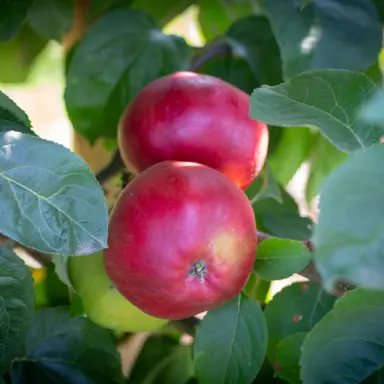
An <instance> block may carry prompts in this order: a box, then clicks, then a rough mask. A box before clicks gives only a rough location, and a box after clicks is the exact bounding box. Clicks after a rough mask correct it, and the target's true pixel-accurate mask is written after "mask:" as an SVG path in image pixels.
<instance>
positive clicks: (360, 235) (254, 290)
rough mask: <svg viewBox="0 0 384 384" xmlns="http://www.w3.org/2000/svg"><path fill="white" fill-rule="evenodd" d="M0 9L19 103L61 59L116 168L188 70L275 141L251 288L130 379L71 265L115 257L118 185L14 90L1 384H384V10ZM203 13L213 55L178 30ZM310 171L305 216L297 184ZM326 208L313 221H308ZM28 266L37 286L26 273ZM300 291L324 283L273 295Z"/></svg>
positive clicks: (256, 199)
mask: <svg viewBox="0 0 384 384" xmlns="http://www.w3.org/2000/svg"><path fill="white" fill-rule="evenodd" d="M86 3H88V8H87V9H83V8H81V7H83V6H84V4H86ZM190 7H192V8H190ZM0 9H1V12H0V81H1V83H2V84H4V83H7V84H18V85H19V86H20V85H23V82H25V81H27V80H28V77H29V74H30V72H31V68H32V66H33V64H34V62H35V61H36V59H37V58H39V56H40V54H41V52H43V50H44V48H45V47H46V46H47V45H49V44H50V43H51V42H54V43H55V44H62V45H63V47H64V48H65V63H64V62H63V68H64V67H65V73H63V75H64V76H65V90H64V92H63V102H64V103H63V104H64V105H65V108H66V111H67V114H68V117H69V119H70V121H71V123H72V124H73V128H74V131H75V132H76V133H77V134H78V135H80V136H81V137H82V138H84V139H85V140H86V141H88V142H89V143H90V144H91V145H94V144H96V143H98V142H99V141H100V140H101V139H107V140H109V141H108V145H109V149H110V150H115V149H116V145H117V144H116V138H117V132H118V130H117V126H118V122H119V119H120V116H121V114H122V112H123V110H124V109H125V107H126V106H127V104H128V103H129V102H130V101H131V100H132V99H133V98H134V97H135V96H136V95H137V94H138V92H140V90H142V89H143V87H144V86H145V85H147V84H149V83H150V82H152V81H153V80H155V79H157V78H159V77H161V76H163V75H166V74H169V73H173V72H176V71H181V70H191V71H195V72H199V73H205V74H210V75H213V76H216V77H219V78H221V79H223V80H225V81H227V82H229V83H231V84H233V85H234V86H236V87H238V88H240V89H242V90H243V91H245V92H246V93H248V94H249V96H250V108H249V116H250V117H251V118H252V119H254V120H259V121H262V122H264V123H266V124H268V128H269V133H270V143H269V151H268V158H267V161H266V163H265V167H264V169H263V171H262V173H261V174H260V176H259V177H258V178H257V179H256V180H255V181H254V183H253V184H252V185H251V186H250V187H249V188H248V189H247V190H246V191H245V194H246V196H247V197H248V199H249V201H250V203H251V205H252V208H253V210H254V214H255V217H256V222H257V228H258V230H259V245H258V249H257V255H256V261H255V264H254V268H253V271H252V273H251V275H250V278H249V280H248V283H247V284H246V286H245V287H244V289H243V291H242V292H240V293H239V295H238V296H236V297H235V298H233V299H232V300H229V301H228V302H226V303H223V304H222V305H220V306H218V307H216V308H215V309H213V310H211V311H209V312H208V313H207V314H206V315H205V316H204V317H203V319H202V320H197V319H196V318H192V319H186V320H181V321H172V322H169V323H168V324H167V325H166V326H164V327H163V328H161V329H156V330H155V331H153V332H152V333H150V334H149V335H148V337H147V338H146V340H145V342H144V344H143V345H142V347H141V349H140V351H139V353H138V356H136V358H135V359H134V361H133V366H132V367H131V369H130V371H129V372H128V373H127V372H126V371H123V369H122V366H124V364H123V362H122V356H123V355H120V353H119V351H120V347H121V346H122V345H123V344H125V343H126V342H127V340H128V342H131V341H132V343H135V341H134V340H135V337H136V336H137V335H136V334H131V333H129V334H121V333H117V332H113V331H112V330H111V329H107V328H104V327H102V326H101V325H98V324H96V323H94V322H92V321H91V320H89V319H88V318H87V316H86V314H84V311H85V309H84V308H85V307H86V306H84V305H83V303H82V299H81V298H80V296H79V295H78V293H77V292H75V289H74V288H73V286H72V283H71V280H70V277H69V273H68V260H69V258H71V257H82V255H85V254H87V255H88V254H89V255H90V254H93V253H97V252H98V251H101V250H102V249H105V248H106V247H107V246H108V242H107V240H108V213H109V212H108V208H107V203H106V198H105V192H106V191H105V190H104V189H103V187H104V186H102V185H100V183H99V179H98V178H97V177H95V176H97V175H94V174H93V173H92V172H91V171H90V169H89V166H88V164H87V163H86V162H85V161H84V160H83V159H81V158H80V157H79V156H78V155H77V154H75V153H74V152H73V151H71V150H69V149H66V148H64V147H63V146H61V145H59V144H56V143H55V142H53V141H49V140H45V139H42V138H40V137H39V136H38V135H37V134H36V132H35V129H34V127H33V126H32V123H31V121H30V119H29V117H28V115H27V113H26V112H24V111H23V110H22V109H21V108H20V107H19V106H18V105H16V103H15V102H14V101H13V100H11V98H10V97H9V96H7V95H6V94H5V93H3V92H1V91H0V218H1V220H0V266H1V268H0V375H1V377H0V382H1V383H7V384H9V383H32V382H33V383H35V382H36V383H41V384H45V383H69V384H80V383H86V384H92V383H100V384H101V383H103V384H104V383H106V384H108V383H129V384H152V383H153V384H155V383H156V384H162V383H164V384H187V383H190V384H191V383H197V384H199V383H201V384H205V383H215V384H229V383H232V384H252V383H280V384H281V383H290V384H297V383H304V384H307V383H308V384H321V383H336V384H339V383H340V384H342V383H348V384H353V383H361V382H363V383H373V382H375V383H380V382H382V381H383V379H382V377H383V373H382V371H383V368H382V367H383V365H384V333H383V329H382V328H383V327H382V324H383V322H384V262H383V252H384V251H383V250H382V249H381V248H382V246H383V245H384V230H383V220H382V216H383V212H384V203H383V201H384V200H383V196H384V190H383V188H384V187H383V185H384V167H383V164H384V149H383V147H382V137H384V108H383V105H384V104H383V103H384V82H383V77H382V72H381V68H380V65H381V62H380V51H381V49H382V45H383V43H382V42H383V38H382V36H383V23H384V6H383V2H382V1H379V0H348V1H345V0H302V1H300V0H284V1H281V0H260V1H254V0H234V1H219V0H200V1H195V0H164V1H160V2H156V1H152V0H110V1H107V0H106V1H102V0H92V1H89V2H83V1H80V0H71V1H64V0H35V1H30V0H20V1H7V0H0ZM191 9H193V10H194V11H195V13H194V22H195V23H196V25H197V29H198V33H200V38H201V44H197V43H196V45H193V44H192V42H191V41H190V40H191V39H187V38H186V36H182V35H181V34H180V35H179V34H170V33H168V32H167V31H168V30H169V28H168V27H169V25H170V24H169V23H171V22H174V21H176V20H177V21H178V22H180V20H182V17H183V13H184V11H186V10H189V11H190V10H191ZM188 17H189V16H188ZM185 20H186V19H184V21H185ZM198 33H197V34H198ZM200 45H201V46H200ZM27 112H31V111H27ZM148 112H149V113H150V111H148ZM304 165H305V166H306V167H307V170H308V177H307V179H306V182H305V185H304V191H303V193H304V198H303V201H302V202H301V203H300V204H299V202H298V201H297V200H296V199H294V197H293V196H292V195H291V194H290V193H289V190H290V189H289V188H288V185H289V183H290V181H291V180H292V178H293V177H294V175H295V174H296V172H297V171H298V169H299V168H300V167H302V166H304ZM123 171H124V170H123V169H122V168H121V167H120V168H119V170H118V172H116V173H118V175H117V176H119V177H121V176H122V175H123ZM111 176H112V175H111ZM113 176H116V175H115V174H114V175H113ZM124 177H125V176H124ZM317 197H320V204H319V214H318V217H316V218H314V217H310V215H309V214H304V213H303V212H306V211H309V210H310V209H311V208H312V205H311V204H312V203H313V202H314V201H316V198H317ZM303 204H304V209H303V206H302V205H303ZM382 231H383V232H382ZM159 246H161V244H159ZM20 248H24V250H25V251H26V252H27V253H29V254H30V255H32V257H34V255H35V257H36V259H38V260H40V261H42V262H43V265H42V268H37V269H36V268H28V266H27V265H26V263H25V262H24V261H23V260H21V258H20V254H19V253H18V250H20ZM36 255H37V256H36ZM52 259H53V262H52ZM47 260H48V262H47ZM296 273H298V274H301V275H303V276H306V277H307V278H309V279H310V280H313V281H307V282H296V283H291V284H290V285H288V286H287V287H285V288H283V289H282V290H281V291H280V292H278V293H277V294H275V295H274V296H273V297H272V295H271V294H270V292H268V290H269V289H270V287H271V286H273V283H274V281H276V280H281V279H285V278H290V277H291V276H292V275H294V274H296ZM148 284H150V281H149V282H148ZM271 284H272V285H271ZM340 284H343V285H342V287H344V288H345V286H346V285H347V289H348V292H347V293H345V294H343V295H342V293H344V292H343V290H345V289H344V288H343V289H341V288H340V286H341V285H340ZM337 296H342V297H337ZM107 315H108V314H107ZM106 317H107V316H104V318H106ZM196 323H197V325H196ZM186 332H187V333H189V334H190V336H189V337H190V338H189V339H187V341H186V340H185V339H186V335H185V333H186Z"/></svg>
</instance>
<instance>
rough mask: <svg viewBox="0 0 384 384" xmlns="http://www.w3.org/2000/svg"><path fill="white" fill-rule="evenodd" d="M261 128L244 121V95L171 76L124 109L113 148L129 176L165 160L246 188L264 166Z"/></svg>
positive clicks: (200, 78) (211, 82)
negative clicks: (216, 173) (186, 164)
mask: <svg viewBox="0 0 384 384" xmlns="http://www.w3.org/2000/svg"><path fill="white" fill-rule="evenodd" d="M268 142H269V134H268V127H267V125H266V124H264V123H261V122H258V121H255V120H252V119H251V118H250V117H249V95H248V94H247V93H245V92H243V91H242V90H240V89H238V88H236V87H234V86H233V85H231V84H229V83H227V82H225V81H223V80H221V79H219V78H216V77H213V76H209V75H203V74H197V73H193V72H177V73H174V74H171V75H168V76H164V77H161V78H159V79H156V80H155V81H153V82H151V83H149V84H148V85H147V86H146V87H144V88H143V89H142V90H141V92H139V93H138V95H137V96H136V97H135V98H134V100H133V101H132V102H131V103H130V104H129V105H128V106H127V107H126V109H125V111H124V112H123V114H122V116H121V118H120V121H119V125H118V144H119V149H120V152H121V156H122V159H123V161H124V163H125V165H126V167H127V168H128V169H129V170H130V171H131V172H132V173H133V174H134V175H137V174H138V173H140V172H142V171H143V170H145V169H147V168H148V167H150V166H151V165H154V164H156V163H158V162H161V161H165V160H174V161H187V162H196V163H200V164H203V165H207V166H209V167H211V168H214V169H216V170H218V171H220V172H222V173H224V174H225V175H226V176H227V177H229V178H230V179H231V180H232V181H233V182H234V183H236V184H237V185H238V186H239V187H241V188H242V189H245V188H247V187H248V186H249V185H250V184H251V183H252V181H253V180H254V179H255V178H256V177H257V175H258V174H259V173H260V171H261V169H262V168H263V166H264V163H265V159H266V156H267V151H268Z"/></svg>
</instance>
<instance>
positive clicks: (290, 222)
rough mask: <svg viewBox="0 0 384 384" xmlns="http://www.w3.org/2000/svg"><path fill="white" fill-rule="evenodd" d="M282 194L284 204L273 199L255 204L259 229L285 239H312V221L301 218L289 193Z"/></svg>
mask: <svg viewBox="0 0 384 384" xmlns="http://www.w3.org/2000/svg"><path fill="white" fill-rule="evenodd" d="M281 194H282V199H283V203H282V204H280V203H279V202H277V201H276V200H275V199H271V198H267V199H263V200H259V201H256V202H255V203H254V204H253V210H254V212H255V216H256V223H257V228H258V229H259V230H262V231H264V232H268V233H270V234H272V235H274V236H277V237H282V238H285V239H291V240H308V239H310V238H311V233H312V221H311V220H310V219H309V218H306V217H302V216H300V213H299V209H298V207H297V204H296V202H295V200H294V199H293V198H292V196H291V195H289V193H287V192H286V191H285V190H281Z"/></svg>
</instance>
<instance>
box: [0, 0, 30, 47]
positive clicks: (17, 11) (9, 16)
mask: <svg viewBox="0 0 384 384" xmlns="http://www.w3.org/2000/svg"><path fill="white" fill-rule="evenodd" d="M32 2H33V0H18V1H12V0H0V9H1V12H0V41H6V40H9V39H11V38H12V37H13V36H15V35H16V34H17V33H18V31H19V30H20V28H21V26H22V24H23V22H24V20H25V18H26V16H27V12H28V8H29V7H30V6H31V5H32Z"/></svg>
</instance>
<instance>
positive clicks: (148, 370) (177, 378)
mask: <svg viewBox="0 0 384 384" xmlns="http://www.w3.org/2000/svg"><path fill="white" fill-rule="evenodd" d="M192 375H193V364H192V349H191V346H190V345H181V344H180V343H179V342H178V341H177V340H176V339H175V338H173V337H170V336H163V335H153V336H150V337H149V338H148V339H147V340H146V342H145V343H144V346H143V348H142V350H141V351H140V354H139V356H138V358H137V360H136V362H135V364H134V366H133V368H132V371H131V373H130V375H129V379H128V383H129V384H185V383H186V382H187V381H188V380H189V379H190V378H191V377H192Z"/></svg>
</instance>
